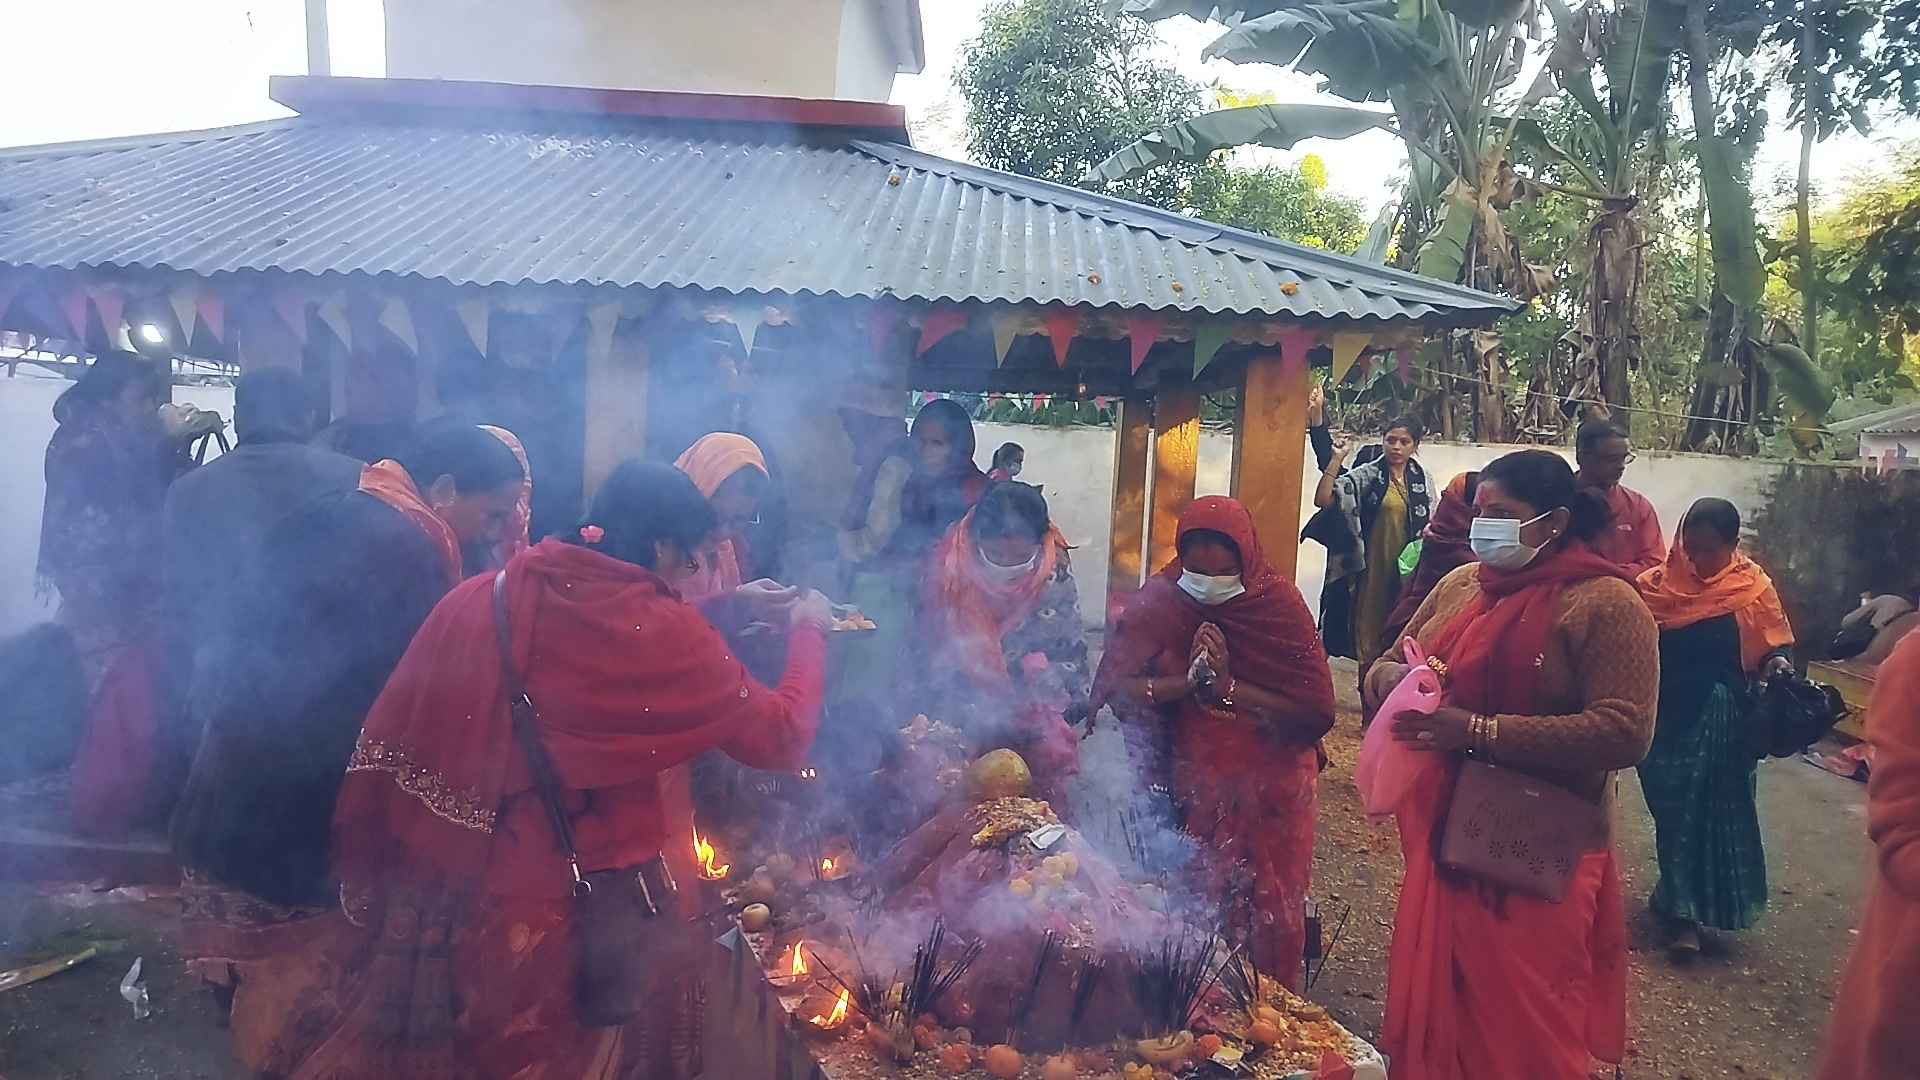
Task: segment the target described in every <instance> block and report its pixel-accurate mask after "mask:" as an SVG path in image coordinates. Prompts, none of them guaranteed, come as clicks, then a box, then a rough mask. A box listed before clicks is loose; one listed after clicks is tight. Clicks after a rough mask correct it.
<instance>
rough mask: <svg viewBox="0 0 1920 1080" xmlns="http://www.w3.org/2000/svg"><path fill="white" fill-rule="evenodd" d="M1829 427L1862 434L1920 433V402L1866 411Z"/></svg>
mask: <svg viewBox="0 0 1920 1080" xmlns="http://www.w3.org/2000/svg"><path fill="white" fill-rule="evenodd" d="M1827 427H1829V428H1831V429H1832V430H1834V431H1841V432H1848V431H1857V432H1859V433H1860V434H1862V435H1913V434H1920V402H1912V403H1909V404H1906V405H1895V406H1894V407H1893V408H1891V409H1881V410H1880V411H1879V412H1870V413H1866V414H1864V415H1861V416H1856V417H1854V418H1853V419H1851V420H1840V421H1836V422H1834V423H1831V424H1828V425H1827Z"/></svg>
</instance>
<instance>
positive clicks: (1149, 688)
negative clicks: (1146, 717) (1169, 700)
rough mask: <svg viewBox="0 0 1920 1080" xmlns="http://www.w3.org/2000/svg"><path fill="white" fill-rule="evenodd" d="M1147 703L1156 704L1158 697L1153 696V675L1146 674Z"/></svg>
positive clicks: (1158, 700) (1158, 702)
mask: <svg viewBox="0 0 1920 1080" xmlns="http://www.w3.org/2000/svg"><path fill="white" fill-rule="evenodd" d="M1147 704H1149V705H1158V704H1160V699H1159V698H1156V697H1154V696H1153V676H1151V675H1149V676H1147Z"/></svg>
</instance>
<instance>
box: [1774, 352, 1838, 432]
mask: <svg viewBox="0 0 1920 1080" xmlns="http://www.w3.org/2000/svg"><path fill="white" fill-rule="evenodd" d="M1760 361H1761V363H1763V364H1765V365H1766V366H1767V373H1768V374H1770V375H1772V376H1773V382H1774V385H1775V386H1777V387H1779V388H1780V393H1781V395H1782V396H1783V397H1785V398H1786V399H1787V404H1788V405H1789V406H1790V407H1791V408H1792V409H1793V411H1795V412H1798V413H1800V414H1802V415H1803V416H1806V417H1807V418H1809V419H1812V420H1818V419H1820V418H1822V417H1824V416H1826V415H1827V410H1828V409H1831V408H1833V400H1834V396H1835V395H1834V390H1833V386H1832V384H1830V383H1828V382H1827V377H1826V375H1825V374H1824V373H1822V372H1821V370H1820V368H1819V367H1818V366H1816V365H1815V364H1814V362H1813V358H1812V357H1810V356H1808V355H1807V354H1806V351H1805V350H1803V349H1801V348H1800V346H1798V345H1793V344H1789V343H1787V342H1784V341H1783V342H1781V343H1779V344H1777V345H1769V346H1767V349H1766V351H1765V352H1763V353H1761V354H1760Z"/></svg>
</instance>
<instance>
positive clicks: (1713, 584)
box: [1640, 499, 1793, 961]
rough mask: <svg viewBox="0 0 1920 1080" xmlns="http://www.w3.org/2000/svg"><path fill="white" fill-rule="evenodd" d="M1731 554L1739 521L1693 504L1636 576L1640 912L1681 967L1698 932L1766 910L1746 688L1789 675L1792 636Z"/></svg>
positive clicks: (1747, 920)
mask: <svg viewBox="0 0 1920 1080" xmlns="http://www.w3.org/2000/svg"><path fill="white" fill-rule="evenodd" d="M1739 544H1740V511H1738V510H1736V509H1734V506H1733V504H1732V503H1730V502H1727V501H1726V500H1725V499H1701V500H1700V501H1699V502H1696V503H1694V504H1693V507H1692V508H1691V509H1689V510H1688V511H1687V516H1686V517H1685V518H1684V519H1682V520H1681V522H1680V532H1679V535H1678V536H1676V537H1675V543H1674V545H1673V547H1672V548H1671V549H1670V550H1669V551H1668V552H1667V558H1666V562H1665V563H1664V564H1662V565H1660V566H1656V567H1654V568H1653V569H1651V570H1648V571H1647V572H1646V573H1643V574H1641V575H1640V595H1641V596H1642V597H1644V598H1645V599H1646V601H1647V608H1648V610H1650V611H1652V612H1653V618H1654V621H1655V622H1657V623H1659V624H1660V714H1659V716H1660V718H1659V722H1658V723H1657V724H1656V725H1655V727H1654V730H1653V749H1651V750H1649V751H1648V752H1647V759H1646V760H1645V761H1643V762H1641V763H1640V790H1641V793H1642V794H1644V795H1645V796H1646V799H1647V810H1648V811H1649V812H1651V813H1652V814H1653V826H1654V837H1655V841H1656V845H1655V846H1656V848H1657V849H1658V852H1659V857H1660V884H1659V885H1658V886H1656V887H1655V888H1654V890H1653V899H1652V901H1651V907H1652V908H1653V910H1654V913H1655V914H1657V915H1659V916H1660V917H1661V918H1662V920H1664V921H1665V923H1666V924H1667V928H1668V932H1669V933H1670V934H1671V939H1670V940H1669V941H1668V943H1667V951H1668V954H1669V955H1671V956H1672V957H1673V958H1674V959H1676V960H1681V961H1685V960H1691V959H1692V958H1693V957H1695V956H1698V955H1699V953H1700V930H1699V928H1700V927H1701V926H1703V925H1704V926H1712V927H1717V928H1719V929H1722V930H1744V929H1746V928H1747V927H1749V926H1752V925H1753V924H1754V922H1755V921H1756V920H1757V919H1759V917H1760V912H1761V911H1762V910H1763V909H1764V908H1765V907H1766V903H1767V857H1766V852H1765V851H1764V850H1762V848H1761V846H1760V814H1759V810H1758V808H1757V807H1756V806H1755V805H1754V787H1753V785H1754V765H1755V764H1756V762H1755V761H1754V757H1753V751H1752V745H1753V744H1752V742H1751V740H1750V739H1749V738H1748V734H1747V727H1748V723H1749V719H1748V717H1749V713H1750V711H1751V708H1752V699H1751V695H1750V693H1749V692H1748V680H1749V679H1752V678H1766V677H1768V676H1771V675H1773V674H1776V673H1778V672H1782V671H1791V670H1792V669H1793V661H1792V660H1791V659H1790V657H1789V656H1788V650H1789V649H1790V648H1791V647H1792V645H1793V630H1792V628H1791V627H1789V626H1788V625H1787V616H1786V613H1785V612H1784V611H1783V610H1782V609H1781V607H1780V596H1779V594H1778V593H1776V592H1775V591H1774V588H1773V581H1772V579H1771V578H1769V577H1767V572H1766V571H1765V570H1762V569H1760V566H1759V564H1757V563H1755V562H1754V561H1753V560H1751V559H1749V558H1747V557H1746V556H1745V555H1742V554H1740V551H1739Z"/></svg>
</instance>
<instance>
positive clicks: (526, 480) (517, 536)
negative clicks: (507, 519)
mask: <svg viewBox="0 0 1920 1080" xmlns="http://www.w3.org/2000/svg"><path fill="white" fill-rule="evenodd" d="M480 430H481V431H484V432H486V433H487V434H489V435H491V436H493V437H494V438H496V439H499V440H500V441H501V442H503V443H506V444H507V449H509V450H511V451H513V456H514V457H516V458H518V459H520V475H521V478H522V479H521V481H520V497H519V498H517V499H515V500H514V501H513V522H512V523H511V524H509V525H508V526H507V535H506V536H504V537H501V538H500V544H499V546H498V547H496V548H494V552H493V565H492V566H490V567H488V568H487V569H489V570H498V569H500V568H501V567H503V566H505V565H507V560H508V559H511V558H513V557H514V556H515V555H518V554H520V553H521V552H523V551H525V550H527V545H528V543H529V541H528V539H527V533H528V530H529V528H530V526H531V523H532V521H533V468H532V467H531V466H529V465H528V464H527V450H526V447H523V446H521V445H520V439H519V438H518V437H517V436H515V435H514V433H513V432H511V431H508V430H507V429H506V428H503V427H494V426H492V425H491V424H481V425H480Z"/></svg>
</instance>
